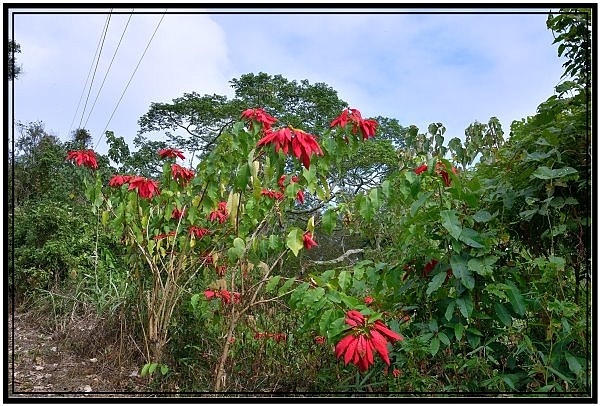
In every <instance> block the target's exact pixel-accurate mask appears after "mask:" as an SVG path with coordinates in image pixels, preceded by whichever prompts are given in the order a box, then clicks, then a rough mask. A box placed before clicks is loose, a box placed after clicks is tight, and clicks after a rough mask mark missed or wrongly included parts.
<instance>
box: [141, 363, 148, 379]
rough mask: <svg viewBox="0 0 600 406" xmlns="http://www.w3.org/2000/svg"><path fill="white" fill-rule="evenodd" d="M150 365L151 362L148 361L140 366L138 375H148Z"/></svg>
mask: <svg viewBox="0 0 600 406" xmlns="http://www.w3.org/2000/svg"><path fill="white" fill-rule="evenodd" d="M150 365H151V364H150V363H148V364H145V365H144V366H143V367H142V371H141V372H140V376H146V375H148V369H149V368H150Z"/></svg>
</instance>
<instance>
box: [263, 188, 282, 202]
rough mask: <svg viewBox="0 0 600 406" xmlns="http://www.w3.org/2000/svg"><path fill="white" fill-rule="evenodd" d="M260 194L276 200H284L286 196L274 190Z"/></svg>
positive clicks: (265, 190) (266, 190)
mask: <svg viewBox="0 0 600 406" xmlns="http://www.w3.org/2000/svg"><path fill="white" fill-rule="evenodd" d="M260 194H261V195H263V196H268V197H270V198H271V199H275V200H283V198H284V197H285V195H284V194H283V193H282V192H280V191H279V190H272V189H262V190H261V191H260Z"/></svg>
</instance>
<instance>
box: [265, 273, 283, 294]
mask: <svg viewBox="0 0 600 406" xmlns="http://www.w3.org/2000/svg"><path fill="white" fill-rule="evenodd" d="M280 279H281V275H276V276H273V277H272V278H271V279H269V282H267V284H266V285H265V291H266V292H267V293H271V292H272V291H274V290H275V286H277V284H278V283H279V280H280Z"/></svg>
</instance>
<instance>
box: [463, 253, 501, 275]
mask: <svg viewBox="0 0 600 406" xmlns="http://www.w3.org/2000/svg"><path fill="white" fill-rule="evenodd" d="M497 260H498V257H497V256H494V255H492V256H489V257H484V258H482V259H480V258H471V259H470V260H469V262H468V263H467V265H468V267H469V269H470V270H472V271H473V272H476V273H478V274H479V275H482V276H486V275H492V274H493V272H494V267H493V265H494V264H495V263H496V261H497Z"/></svg>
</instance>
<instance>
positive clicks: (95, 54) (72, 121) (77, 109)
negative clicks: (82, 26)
mask: <svg viewBox="0 0 600 406" xmlns="http://www.w3.org/2000/svg"><path fill="white" fill-rule="evenodd" d="M107 22H108V18H107ZM107 22H105V23H104V28H102V33H101V34H100V38H99V39H98V45H97V46H96V52H95V53H94V57H93V58H92V63H91V64H90V70H89V71H88V74H87V78H86V79H85V84H84V85H83V89H81V96H79V102H78V103H77V108H76V109H75V114H73V119H72V120H71V125H70V126H69V134H70V133H71V130H72V129H73V123H75V117H77V112H78V111H79V106H81V100H83V95H84V94H85V88H86V87H87V84H88V81H89V80H90V75H91V74H92V68H93V67H94V61H95V60H96V56H98V50H99V49H100V44H101V43H102V38H103V35H104V31H105V30H106V25H107Z"/></svg>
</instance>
